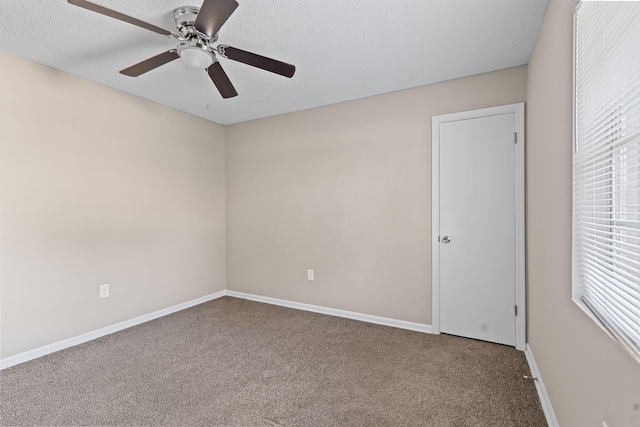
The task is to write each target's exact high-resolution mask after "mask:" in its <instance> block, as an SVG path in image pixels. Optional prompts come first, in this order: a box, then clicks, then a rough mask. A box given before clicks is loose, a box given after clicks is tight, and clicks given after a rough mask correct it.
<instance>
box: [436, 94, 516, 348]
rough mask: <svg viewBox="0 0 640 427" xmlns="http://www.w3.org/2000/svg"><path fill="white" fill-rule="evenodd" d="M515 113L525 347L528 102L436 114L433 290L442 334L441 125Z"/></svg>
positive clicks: (437, 332)
mask: <svg viewBox="0 0 640 427" xmlns="http://www.w3.org/2000/svg"><path fill="white" fill-rule="evenodd" d="M508 113H514V114H515V120H516V134H517V143H516V198H515V199H516V304H517V306H518V315H517V316H516V348H517V349H518V350H522V351H524V350H525V345H526V302H525V253H524V251H525V241H524V239H525V232H524V168H525V163H524V149H525V145H524V144H525V135H524V103H523V102H521V103H518V104H510V105H502V106H499V107H492V108H483V109H480V110H472V111H463V112H460V113H452V114H444V115H441V116H433V117H432V119H431V173H432V176H431V179H432V181H431V230H432V232H431V250H432V252H431V253H432V255H431V269H432V276H431V289H432V296H431V300H432V312H431V313H432V314H431V316H432V319H431V324H432V332H433V333H434V334H439V333H440V243H439V242H438V237H439V236H438V230H440V124H442V123H446V122H452V121H458V120H465V119H473V118H478V117H487V116H496V115H500V114H508Z"/></svg>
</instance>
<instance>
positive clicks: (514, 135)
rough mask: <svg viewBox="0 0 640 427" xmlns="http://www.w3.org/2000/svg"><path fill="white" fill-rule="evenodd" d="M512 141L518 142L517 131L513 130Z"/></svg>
mask: <svg viewBox="0 0 640 427" xmlns="http://www.w3.org/2000/svg"><path fill="white" fill-rule="evenodd" d="M513 143H514V144H517V143H518V132H514V133H513Z"/></svg>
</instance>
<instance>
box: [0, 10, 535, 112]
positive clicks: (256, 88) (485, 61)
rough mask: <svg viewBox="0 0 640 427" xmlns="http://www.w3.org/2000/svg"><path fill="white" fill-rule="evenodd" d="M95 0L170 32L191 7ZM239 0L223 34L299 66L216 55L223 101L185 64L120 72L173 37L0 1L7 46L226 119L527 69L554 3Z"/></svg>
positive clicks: (92, 16)
mask: <svg viewBox="0 0 640 427" xmlns="http://www.w3.org/2000/svg"><path fill="white" fill-rule="evenodd" d="M91 1H93V2H95V3H97V4H100V5H102V6H106V7H109V8H111V9H114V10H117V11H119V12H123V13H125V14H127V15H130V16H133V17H136V18H139V19H141V20H144V21H147V22H150V23H153V24H156V25H159V26H161V27H164V28H167V29H170V30H174V29H175V24H174V22H173V15H172V13H173V10H174V9H175V8H177V7H179V6H183V5H185V2H186V3H187V4H189V0H146V1H131V0H91ZM238 3H240V6H239V7H238V9H236V11H235V13H234V14H233V15H232V16H231V18H230V19H229V20H228V21H227V23H226V24H225V25H224V26H223V27H222V30H221V31H220V33H219V36H220V39H219V42H220V43H224V44H229V45H232V46H235V47H238V48H241V49H245V50H249V51H251V52H255V53H258V54H261V55H264V56H269V57H272V58H275V59H278V60H281V61H284V62H288V63H291V64H294V65H296V67H297V70H296V74H295V76H294V77H293V78H292V79H287V78H284V77H281V76H278V75H275V74H271V73H268V72H265V71H263V70H260V69H257V68H253V67H249V66H247V65H244V64H240V63H237V62H233V61H230V60H226V59H225V58H221V59H220V62H221V64H222V66H223V67H224V69H225V71H226V72H227V74H228V75H229V78H230V79H231V81H232V82H233V84H234V86H235V87H236V89H237V91H238V93H239V95H238V96H237V97H235V98H231V99H222V98H221V97H220V94H219V93H218V92H217V90H216V88H215V86H214V85H213V84H212V82H211V80H210V79H209V77H208V76H207V74H206V72H205V71H202V70H193V69H188V68H187V66H186V64H184V63H183V62H182V61H180V60H177V61H173V62H171V63H169V64H167V65H164V66H162V67H160V68H158V69H156V70H153V71H151V72H149V73H147V74H144V75H142V76H140V77H137V78H132V77H126V76H123V75H121V74H119V73H118V71H119V70H121V69H123V68H126V67H128V66H130V65H133V64H135V63H138V62H140V61H142V60H143V59H146V58H148V57H151V56H154V55H156V54H158V53H161V52H163V51H166V50H168V49H172V48H175V46H176V44H177V43H176V41H174V40H171V39H169V38H165V37H163V36H160V35H158V34H155V33H152V32H150V31H146V30H144V29H142V28H139V27H136V26H133V25H130V24H126V23H123V22H120V21H117V20H115V19H112V18H109V17H106V16H103V15H99V14H97V13H94V12H90V11H87V10H85V9H82V8H79V7H76V6H72V5H70V4H68V3H67V2H66V0H26V1H25V0H0V49H1V50H4V51H7V52H10V53H13V54H16V55H18V56H21V57H24V58H27V59H31V60H34V61H36V62H39V63H42V64H45V65H49V66H51V67H54V68H57V69H60V70H63V71H66V72H68V73H71V74H75V75H78V76H81V77H84V78H87V79H89V80H93V81H95V82H98V83H101V84H104V85H107V86H111V87H114V88H117V89H120V90H123V91H125V92H129V93H132V94H134V95H137V96H140V97H142V98H146V99H150V100H152V101H155V102H158V103H160V104H164V105H167V106H170V107H173V108H176V109H178V110H181V111H184V112H186V113H189V114H193V115H195V116H199V117H202V118H205V119H208V120H212V121H214V122H217V123H221V124H231V123H237V122H242V121H246V120H251V119H256V118H260V117H266V116H272V115H276V114H282V113H287V112H291V111H297V110H303V109H307V108H312V107H317V106H321V105H327V104H333V103H337V102H341V101H347V100H351V99H357V98H363V97H367V96H371V95H376V94H380V93H385V92H391V91H396V90H401V89H406V88H411V87H416V86H421V85H426V84H430V83H435V82H438V81H444V80H450V79H454V78H458V77H464V76H469V75H474V74H480V73H485V72H488V71H493V70H499V69H503V68H509V67H514V66H519V65H524V64H526V63H527V62H528V60H529V55H530V54H531V50H532V48H533V44H534V42H535V38H536V35H537V33H538V29H539V27H540V23H541V22H542V18H543V15H544V11H545V9H546V5H547V0H499V1H493V0H469V1H464V0H442V1H432V0H425V1H419V0H367V1H365V0H238ZM201 4H202V0H193V1H191V5H193V6H200V5H201ZM1 73H2V71H1V70H0V76H1Z"/></svg>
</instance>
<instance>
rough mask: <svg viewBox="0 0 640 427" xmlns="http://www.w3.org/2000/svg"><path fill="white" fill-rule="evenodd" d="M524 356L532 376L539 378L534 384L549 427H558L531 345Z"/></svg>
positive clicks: (526, 348) (527, 347)
mask: <svg viewBox="0 0 640 427" xmlns="http://www.w3.org/2000/svg"><path fill="white" fill-rule="evenodd" d="M524 355H525V357H526V358H527V362H528V363H529V369H531V376H533V377H534V378H537V380H536V381H534V383H535V384H536V390H538V396H539V397H540V403H541V404H542V410H543V411H544V416H545V417H546V419H547V424H549V427H558V426H559V424H558V419H557V418H556V414H555V412H554V411H553V406H552V405H551V400H549V395H548V394H547V389H546V388H545V386H544V382H543V381H542V376H541V375H540V371H539V370H538V365H536V359H534V358H533V353H532V352H531V347H529V344H527V346H526V347H525V350H524Z"/></svg>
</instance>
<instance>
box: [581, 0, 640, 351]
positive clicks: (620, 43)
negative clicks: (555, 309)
mask: <svg viewBox="0 0 640 427" xmlns="http://www.w3.org/2000/svg"><path fill="white" fill-rule="evenodd" d="M574 49H575V94H574V95H575V111H574V112H575V115H574V120H575V122H574V127H575V129H574V137H575V141H574V142H575V147H574V148H575V150H574V156H573V298H574V300H575V301H576V302H578V304H579V305H581V306H582V304H584V305H586V308H587V310H589V311H591V312H592V313H591V314H593V315H594V316H595V317H596V320H597V321H598V322H599V323H600V324H601V326H603V327H604V328H605V329H606V330H607V331H608V332H609V333H610V334H611V335H612V337H614V338H615V339H617V340H618V341H619V342H620V343H621V344H623V345H624V346H625V347H626V348H627V349H628V350H629V351H630V352H631V353H632V354H633V355H634V356H635V357H636V360H639V361H640V2H601V1H586V2H585V1H582V2H580V3H578V5H577V7H576V13H575V46H574Z"/></svg>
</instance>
